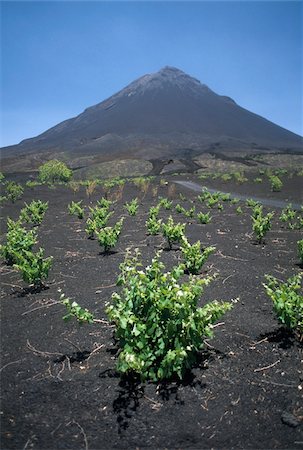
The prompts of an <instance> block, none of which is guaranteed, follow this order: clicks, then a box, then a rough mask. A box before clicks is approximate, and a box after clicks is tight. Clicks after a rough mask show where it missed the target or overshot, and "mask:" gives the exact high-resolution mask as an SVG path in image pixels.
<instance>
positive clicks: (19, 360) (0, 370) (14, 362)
mask: <svg viewBox="0 0 303 450" xmlns="http://www.w3.org/2000/svg"><path fill="white" fill-rule="evenodd" d="M21 361H23V359H18V360H17V361H11V362H9V363H7V364H5V365H4V366H3V367H1V369H0V372H2V370H3V369H5V368H6V367H7V366H10V365H11V364H18V363H19V362H21Z"/></svg>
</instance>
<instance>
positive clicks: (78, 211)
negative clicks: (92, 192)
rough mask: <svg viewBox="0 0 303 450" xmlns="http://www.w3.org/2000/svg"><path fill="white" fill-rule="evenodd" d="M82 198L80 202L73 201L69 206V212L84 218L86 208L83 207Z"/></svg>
mask: <svg viewBox="0 0 303 450" xmlns="http://www.w3.org/2000/svg"><path fill="white" fill-rule="evenodd" d="M81 205H82V200H80V201H79V202H74V201H72V202H71V203H70V204H69V205H68V206H67V207H68V212H69V213H70V214H72V215H74V216H77V217H78V219H83V217H84V208H82V206H81Z"/></svg>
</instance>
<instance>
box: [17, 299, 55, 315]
mask: <svg viewBox="0 0 303 450" xmlns="http://www.w3.org/2000/svg"><path fill="white" fill-rule="evenodd" d="M60 303H61V304H62V302H61V301H60V302H57V301H55V300H53V301H51V302H49V303H47V304H46V305H42V306H37V308H33V309H30V310H29V311H25V312H24V313H22V314H21V315H22V316H25V315H26V314H30V313H32V312H34V311H37V310H38V309H42V308H49V307H50V306H55V305H58V304H60Z"/></svg>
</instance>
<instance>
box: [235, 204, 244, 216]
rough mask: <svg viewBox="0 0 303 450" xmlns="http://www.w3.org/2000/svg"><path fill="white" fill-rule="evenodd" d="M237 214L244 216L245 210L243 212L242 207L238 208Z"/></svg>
mask: <svg viewBox="0 0 303 450" xmlns="http://www.w3.org/2000/svg"><path fill="white" fill-rule="evenodd" d="M236 213H237V214H243V210H242V208H241V206H238V208H237V209H236Z"/></svg>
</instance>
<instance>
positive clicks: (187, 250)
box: [181, 237, 216, 274]
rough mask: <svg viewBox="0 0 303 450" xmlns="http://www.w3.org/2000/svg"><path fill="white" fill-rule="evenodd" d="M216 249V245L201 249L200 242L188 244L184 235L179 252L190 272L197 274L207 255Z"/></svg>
mask: <svg viewBox="0 0 303 450" xmlns="http://www.w3.org/2000/svg"><path fill="white" fill-rule="evenodd" d="M215 250H216V247H205V248H202V249H201V242H200V241H197V242H196V243H195V244H192V245H190V243H189V242H188V240H187V238H186V237H183V239H182V245H181V252H182V255H183V258H184V264H185V266H186V268H187V270H188V271H189V272H190V273H191V274H198V273H199V271H200V270H201V268H202V266H203V264H204V263H205V262H206V261H207V259H208V257H209V256H210V255H211V254H212V253H213V252H214V251H215Z"/></svg>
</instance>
